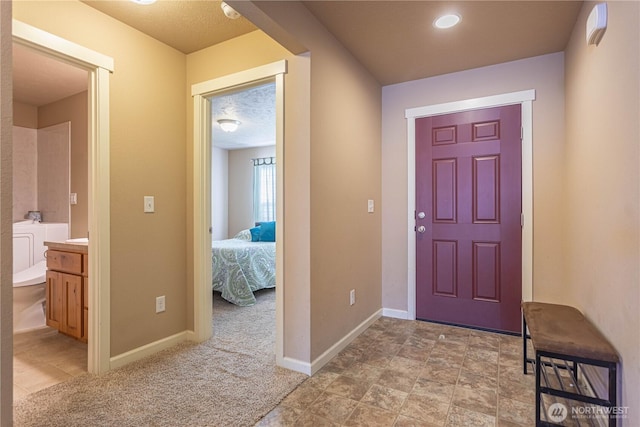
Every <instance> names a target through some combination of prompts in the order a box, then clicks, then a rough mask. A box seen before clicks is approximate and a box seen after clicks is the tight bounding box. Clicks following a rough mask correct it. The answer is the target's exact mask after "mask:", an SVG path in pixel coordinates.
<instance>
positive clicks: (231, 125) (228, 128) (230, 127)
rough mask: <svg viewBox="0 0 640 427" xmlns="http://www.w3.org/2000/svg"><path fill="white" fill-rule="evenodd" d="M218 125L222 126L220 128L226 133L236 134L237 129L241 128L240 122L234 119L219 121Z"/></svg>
mask: <svg viewBox="0 0 640 427" xmlns="http://www.w3.org/2000/svg"><path fill="white" fill-rule="evenodd" d="M218 124H219V125H220V128H221V129H222V130H223V131H225V132H235V131H236V129H238V126H240V121H239V120H232V119H220V120H218Z"/></svg>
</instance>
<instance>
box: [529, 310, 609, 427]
mask: <svg viewBox="0 0 640 427" xmlns="http://www.w3.org/2000/svg"><path fill="white" fill-rule="evenodd" d="M529 339H530V340H531V343H532V344H533V349H534V350H535V358H531V357H530V356H529V355H528V353H527V342H528V340H529ZM522 349H523V369H524V374H525V375H526V374H528V373H529V369H528V366H529V365H532V367H533V369H534V371H535V375H536V426H549V425H562V424H557V423H554V422H553V421H552V419H558V420H559V419H560V418H562V417H563V416H565V417H566V418H569V419H570V418H571V417H572V412H571V411H572V409H571V408H568V406H573V405H572V404H573V403H574V402H583V404H582V407H583V409H585V407H584V404H587V405H589V408H588V409H592V408H593V407H596V408H597V407H600V408H603V409H604V410H603V411H602V412H601V414H609V415H608V416H606V415H605V416H604V417H605V418H608V421H609V426H615V425H616V421H617V418H618V414H617V413H616V409H617V396H616V391H617V364H618V362H619V357H618V353H617V352H616V350H615V348H613V346H612V345H611V344H610V343H609V341H608V340H607V339H606V338H605V337H604V336H603V335H602V334H601V333H600V331H598V330H597V329H596V328H595V326H593V324H592V323H591V322H589V320H588V319H587V318H585V317H584V316H583V315H582V313H580V311H578V310H577V309H575V308H573V307H569V306H566V305H557V304H545V303H539V302H523V303H522ZM589 366H591V367H593V366H597V367H601V368H605V369H606V370H607V374H608V387H607V388H608V390H607V394H608V395H607V396H606V397H600V396H598V395H597V393H596V392H595V391H594V387H593V385H592V383H591V380H590V379H589V375H588V373H587V372H585V368H587V371H588V370H589V369H593V368H589ZM545 395H546V396H549V397H548V398H547V399H548V400H554V401H556V403H557V402H560V403H562V402H563V399H567V400H568V401H570V402H569V404H568V405H567V404H565V403H562V405H564V408H563V407H562V406H557V405H556V407H555V408H552V409H555V410H556V412H555V413H553V414H552V416H551V417H550V414H549V413H548V412H547V411H545V413H544V415H545V419H544V420H543V419H541V415H542V413H541V412H542V411H541V409H542V407H543V406H544V400H545V399H544V398H543V396H545ZM558 398H560V399H558ZM567 400H564V402H567ZM547 410H548V408H547ZM558 411H559V412H558ZM563 411H564V413H563ZM586 412H589V411H586ZM585 415H588V414H585V413H582V414H580V413H579V412H578V416H581V417H584V416H585ZM581 421H583V422H584V420H581ZM586 421H587V425H591V424H589V420H588V419H587V420H586Z"/></svg>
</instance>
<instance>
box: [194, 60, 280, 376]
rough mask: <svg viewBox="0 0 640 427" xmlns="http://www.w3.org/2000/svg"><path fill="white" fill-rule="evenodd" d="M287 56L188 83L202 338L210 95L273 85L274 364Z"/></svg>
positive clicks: (208, 297) (206, 325)
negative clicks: (274, 113) (274, 117)
mask: <svg viewBox="0 0 640 427" xmlns="http://www.w3.org/2000/svg"><path fill="white" fill-rule="evenodd" d="M286 72H287V61H286V60H282V61H277V62H273V63H271V64H266V65H262V66H259V67H256V68H252V69H249V70H245V71H241V72H238V73H234V74H230V75H227V76H223V77H219V78H216V79H212V80H208V81H205V82H201V83H196V84H194V85H193V86H192V87H191V96H192V97H193V117H194V128H193V245H194V246H193V258H194V262H193V316H194V319H193V336H192V339H193V340H194V341H198V342H201V341H204V340H207V339H208V338H210V337H211V335H212V324H211V316H212V298H213V292H212V289H211V234H210V227H211V101H210V99H209V98H210V97H212V96H214V95H216V94H218V93H221V92H227V91H229V90H231V89H240V88H242V87H243V86H244V87H246V86H252V85H255V84H257V83H262V82H267V81H274V82H275V84H276V159H278V160H277V161H276V203H277V205H276V222H277V224H278V227H276V289H277V292H276V350H275V351H276V363H277V364H278V365H279V366H282V365H283V359H284V356H283V355H284V342H283V326H284V315H283V304H284V298H283V292H284V280H283V272H284V268H283V267H284V264H283V259H284V258H283V253H284V239H283V236H284V226H285V224H284V221H283V219H284V186H283V185H284V165H283V163H284V162H283V161H281V160H282V159H284V156H283V153H284V74H285V73H286Z"/></svg>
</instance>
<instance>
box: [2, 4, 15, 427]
mask: <svg viewBox="0 0 640 427" xmlns="http://www.w3.org/2000/svg"><path fill="white" fill-rule="evenodd" d="M11 7H12V4H11V2H8V1H0V196H1V197H0V425H2V426H10V425H12V419H13V399H12V396H13V393H12V388H13V386H12V383H13V369H12V367H13V363H12V359H13V320H12V316H11V312H12V310H11V305H12V304H11V301H12V293H13V280H12V274H11V273H10V272H11V271H13V268H12V265H11V264H12V259H13V256H12V235H13V231H12V226H11V218H12V210H13V209H12V204H13V203H12V201H13V200H12V199H13V196H12V194H11V193H12V188H11V181H12V179H11V173H12V169H13V167H12V164H11V157H12V147H11V134H12V131H13V129H12V128H13V126H12V124H13V117H12V108H11V100H12V98H13V86H12V83H11V67H12V63H11V44H12V41H11V39H12V37H11Z"/></svg>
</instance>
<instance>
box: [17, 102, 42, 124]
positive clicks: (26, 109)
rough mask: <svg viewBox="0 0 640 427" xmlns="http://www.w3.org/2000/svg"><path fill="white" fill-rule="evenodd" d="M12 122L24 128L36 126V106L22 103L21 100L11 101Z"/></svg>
mask: <svg viewBox="0 0 640 427" xmlns="http://www.w3.org/2000/svg"><path fill="white" fill-rule="evenodd" d="M13 124H14V126H21V127H24V128H31V129H37V128H38V107H34V106H33V105H29V104H24V103H22V102H14V103H13Z"/></svg>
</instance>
